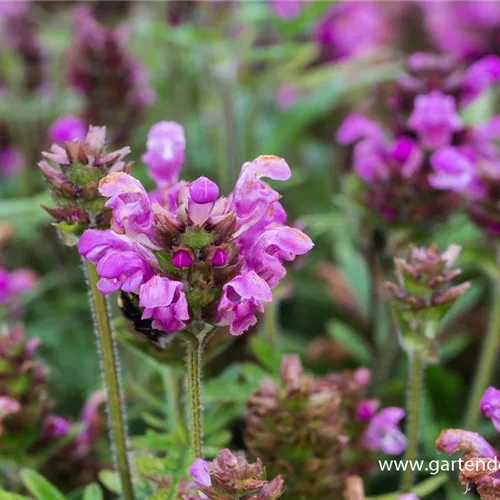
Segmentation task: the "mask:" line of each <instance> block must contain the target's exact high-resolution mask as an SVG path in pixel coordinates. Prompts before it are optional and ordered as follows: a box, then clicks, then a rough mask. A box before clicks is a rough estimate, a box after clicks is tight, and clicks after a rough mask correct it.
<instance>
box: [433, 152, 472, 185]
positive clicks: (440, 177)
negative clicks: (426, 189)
mask: <svg viewBox="0 0 500 500" xmlns="http://www.w3.org/2000/svg"><path fill="white" fill-rule="evenodd" d="M431 166H432V169H433V172H432V174H431V175H429V184H430V185H431V186H432V187H433V188H435V189H448V190H450V191H456V192H466V191H467V189H468V188H469V186H470V185H471V183H472V181H473V179H474V178H475V168H474V165H473V163H472V162H471V161H470V160H469V159H468V158H467V156H466V155H465V154H463V153H461V152H460V150H459V149H458V148H454V147H451V146H446V147H444V148H441V149H440V150H439V151H436V152H435V153H434V154H433V155H432V157H431Z"/></svg>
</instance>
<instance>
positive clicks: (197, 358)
mask: <svg viewBox="0 0 500 500" xmlns="http://www.w3.org/2000/svg"><path fill="white" fill-rule="evenodd" d="M186 346H187V355H186V372H187V385H188V397H189V434H190V444H191V452H192V455H193V457H194V458H203V420H202V413H203V410H202V405H201V354H202V346H201V344H200V342H199V341H198V339H197V338H196V337H195V336H192V337H191V338H190V340H188V341H187V342H186Z"/></svg>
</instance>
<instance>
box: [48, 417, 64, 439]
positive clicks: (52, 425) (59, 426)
mask: <svg viewBox="0 0 500 500" xmlns="http://www.w3.org/2000/svg"><path fill="white" fill-rule="evenodd" d="M69 427H70V423H69V422H68V420H66V419H65V418H63V417H58V416H57V415H49V416H48V417H47V418H46V419H45V420H44V422H43V428H42V439H58V438H61V437H63V436H65V435H66V434H67V433H68V431H69Z"/></svg>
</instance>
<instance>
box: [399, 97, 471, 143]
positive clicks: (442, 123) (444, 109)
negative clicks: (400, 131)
mask: <svg viewBox="0 0 500 500" xmlns="http://www.w3.org/2000/svg"><path fill="white" fill-rule="evenodd" d="M408 127H409V128H410V129H411V130H414V131H415V132H416V133H417V134H418V136H419V138H420V140H421V142H422V145H423V147H424V148H426V149H437V148H439V147H441V146H444V145H445V144H449V143H450V142H451V137H452V135H453V134H454V133H455V132H457V131H458V130H460V129H461V128H462V120H461V119H460V117H459V116H458V114H457V110H456V104H455V100H454V99H453V97H451V96H446V95H444V94H442V93H441V92H439V91H434V92H431V93H430V94H427V95H419V96H417V98H416V99H415V107H414V109H413V112H412V114H411V116H410V118H409V119H408Z"/></svg>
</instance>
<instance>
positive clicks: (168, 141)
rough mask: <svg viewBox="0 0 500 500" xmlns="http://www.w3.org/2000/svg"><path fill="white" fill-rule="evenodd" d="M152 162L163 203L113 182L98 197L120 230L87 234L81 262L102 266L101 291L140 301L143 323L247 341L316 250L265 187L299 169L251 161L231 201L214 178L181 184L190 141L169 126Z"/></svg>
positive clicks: (156, 138)
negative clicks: (215, 330) (207, 328)
mask: <svg viewBox="0 0 500 500" xmlns="http://www.w3.org/2000/svg"><path fill="white" fill-rule="evenodd" d="M143 159H144V160H145V162H146V163H147V164H148V167H149V171H150V172H151V173H152V175H153V177H154V178H156V179H157V180H158V181H159V182H160V185H161V193H160V195H161V196H158V193H155V194H154V196H153V199H151V198H150V197H149V195H148V193H147V192H146V190H145V189H144V187H143V186H142V184H141V183H140V182H139V181H138V180H137V179H135V178H134V177H132V176H130V175H128V174H125V173H122V172H115V173H112V174H109V175H108V176H107V177H105V178H104V179H102V180H101V182H100V183H99V192H100V194H101V195H102V196H104V197H106V198H108V201H107V202H106V206H107V207H108V208H110V209H111V210H112V221H111V229H109V230H106V231H100V230H88V231H86V232H85V233H84V234H83V235H82V237H81V239H80V242H79V251H80V253H81V254H82V255H83V256H84V257H85V258H86V259H87V260H89V261H90V262H92V263H94V264H96V265H97V272H98V274H99V276H100V277H101V280H100V281H99V284H98V287H99V289H100V290H101V292H102V293H105V294H109V293H113V292H116V291H118V290H121V291H122V292H126V293H132V294H136V295H138V300H139V306H140V308H142V309H143V314H142V317H143V319H152V326H153V328H155V329H158V330H161V331H164V332H176V331H178V330H180V329H182V328H185V327H186V326H187V325H188V324H189V323H190V322H191V321H192V320H193V319H194V318H196V319H198V320H203V321H206V322H208V323H210V324H218V325H229V327H230V331H231V333H232V334H234V335H238V334H240V333H243V332H244V331H245V330H247V329H248V328H249V327H250V326H252V325H253V324H255V322H256V321H257V319H256V317H255V314H254V311H255V310H258V311H262V310H263V303H264V302H269V301H270V300H271V299H272V294H271V289H272V288H274V287H275V286H276V285H277V284H278V282H279V280H280V279H281V278H283V276H284V275H285V267H284V265H283V262H284V261H292V260H293V259H294V258H295V256H296V255H297V254H298V255H302V254H304V253H306V252H308V251H309V250H310V249H311V248H312V246H313V244H312V242H311V240H310V239H309V237H307V236H306V235H305V234H304V233H302V232H301V231H299V230H297V229H294V228H291V227H288V226H285V225H284V222H285V217H286V215H285V212H284V210H283V207H282V206H281V204H280V203H279V201H278V200H279V198H280V195H279V193H278V192H276V191H275V190H274V189H272V188H271V187H270V186H268V185H267V184H266V183H264V182H263V181H262V180H261V179H262V178H263V177H268V178H270V179H273V180H286V179H288V178H289V177H290V175H291V172H290V168H289V167H288V165H287V163H286V162H285V160H283V159H281V158H278V157H276V156H260V157H259V158H257V159H255V160H254V161H252V162H247V163H245V164H244V165H243V167H242V169H241V173H240V176H239V178H238V180H237V182H236V185H235V188H234V190H233V192H232V193H231V194H230V195H229V196H228V197H227V198H226V197H219V188H218V186H217V185H216V184H215V183H214V182H212V181H211V180H210V179H207V178H206V177H200V178H198V179H196V180H195V181H193V182H174V181H175V179H176V177H177V173H178V170H179V168H180V165H181V164H182V161H183V159H184V134H183V131H182V127H180V125H177V124H172V123H168V122H162V123H159V124H157V125H155V126H154V127H153V128H152V130H151V132H150V134H149V137H148V151H147V153H146V154H145V155H144V156H143ZM158 198H160V202H158Z"/></svg>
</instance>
